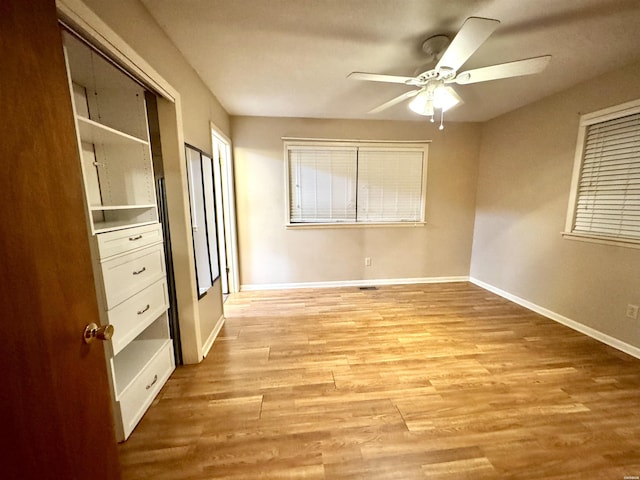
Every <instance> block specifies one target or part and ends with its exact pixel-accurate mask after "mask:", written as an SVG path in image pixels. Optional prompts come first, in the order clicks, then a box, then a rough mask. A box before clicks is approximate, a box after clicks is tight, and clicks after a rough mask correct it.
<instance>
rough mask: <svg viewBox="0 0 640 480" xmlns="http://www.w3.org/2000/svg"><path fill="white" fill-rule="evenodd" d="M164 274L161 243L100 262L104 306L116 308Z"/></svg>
mask: <svg viewBox="0 0 640 480" xmlns="http://www.w3.org/2000/svg"><path fill="white" fill-rule="evenodd" d="M165 275H166V272H165V266H164V248H163V244H161V243H159V244H156V245H152V246H150V247H147V248H144V249H141V250H136V251H135V252H133V253H128V254H124V255H121V256H118V257H114V258H110V259H109V260H107V261H106V262H103V263H102V277H103V281H104V293H105V300H106V305H107V309H109V310H110V309H112V308H114V307H116V306H117V305H118V304H120V303H122V302H123V301H125V300H126V299H127V298H129V297H132V296H133V295H134V294H136V293H138V292H139V291H141V290H143V289H145V288H146V287H148V286H149V285H151V284H152V283H154V282H156V281H157V280H160V279H162V278H164V277H165Z"/></svg>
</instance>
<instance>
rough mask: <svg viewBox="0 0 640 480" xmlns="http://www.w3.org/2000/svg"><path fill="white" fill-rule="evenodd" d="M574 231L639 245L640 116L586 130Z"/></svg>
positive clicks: (601, 123) (621, 118)
mask: <svg viewBox="0 0 640 480" xmlns="http://www.w3.org/2000/svg"><path fill="white" fill-rule="evenodd" d="M573 232H576V233H582V234H592V235H597V236H603V237H610V238H614V239H635V240H640V112H637V113H633V114H630V115H624V116H621V117H619V118H612V119H608V120H605V121H601V122H597V123H593V124H591V125H588V126H587V127H586V132H585V141H584V153H583V160H582V168H581V172H580V179H579V183H578V186H577V201H576V206H575V215H574V224H573Z"/></svg>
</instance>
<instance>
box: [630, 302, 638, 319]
mask: <svg viewBox="0 0 640 480" xmlns="http://www.w3.org/2000/svg"><path fill="white" fill-rule="evenodd" d="M627 318H631V319H633V320H637V319H638V305H632V304H629V305H627Z"/></svg>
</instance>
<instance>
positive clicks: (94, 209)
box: [89, 203, 156, 212]
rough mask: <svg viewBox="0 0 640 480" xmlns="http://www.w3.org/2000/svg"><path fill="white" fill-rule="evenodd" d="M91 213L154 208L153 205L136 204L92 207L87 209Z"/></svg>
mask: <svg viewBox="0 0 640 480" xmlns="http://www.w3.org/2000/svg"><path fill="white" fill-rule="evenodd" d="M89 208H90V209H91V211H92V212H103V211H109V210H137V209H147V208H156V204H155V203H149V204H136V205H93V206H91V207H89Z"/></svg>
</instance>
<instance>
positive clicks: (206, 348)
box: [202, 315, 224, 358]
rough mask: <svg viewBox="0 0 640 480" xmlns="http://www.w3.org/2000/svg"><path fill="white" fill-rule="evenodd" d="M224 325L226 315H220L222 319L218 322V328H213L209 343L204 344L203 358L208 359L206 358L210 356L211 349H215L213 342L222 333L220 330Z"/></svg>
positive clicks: (208, 339)
mask: <svg viewBox="0 0 640 480" xmlns="http://www.w3.org/2000/svg"><path fill="white" fill-rule="evenodd" d="M223 325H224V315H220V318H219V319H218V321H217V322H216V326H215V327H213V330H212V332H211V333H210V334H209V338H207V341H206V342H204V345H203V346H202V358H206V356H207V355H209V350H211V347H213V341H214V340H215V339H216V337H217V336H218V334H219V333H220V330H222V326H223Z"/></svg>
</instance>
